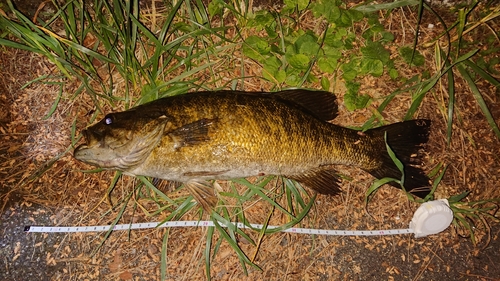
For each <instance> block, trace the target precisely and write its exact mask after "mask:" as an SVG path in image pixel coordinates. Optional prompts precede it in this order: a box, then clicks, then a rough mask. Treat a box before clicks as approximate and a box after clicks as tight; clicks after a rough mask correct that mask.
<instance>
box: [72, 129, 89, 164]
mask: <svg viewBox="0 0 500 281" xmlns="http://www.w3.org/2000/svg"><path fill="white" fill-rule="evenodd" d="M81 134H82V135H83V139H84V141H85V142H84V143H83V144H80V145H79V146H77V147H76V148H75V150H74V152H73V156H74V157H75V158H77V159H78V155H79V152H81V151H83V150H86V149H88V148H89V142H90V132H89V131H88V130H82V132H81Z"/></svg>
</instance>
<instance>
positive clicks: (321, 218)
mask: <svg viewBox="0 0 500 281" xmlns="http://www.w3.org/2000/svg"><path fill="white" fill-rule="evenodd" d="M431 18H432V17H431V16H428V17H427V18H425V19H424V20H425V21H430V20H432V19H431ZM495 24H497V26H498V22H496V23H495ZM423 32H435V31H430V30H429V31H426V30H424V31H423ZM394 33H395V34H396V36H397V39H396V40H398V41H399V43H400V44H408V42H410V41H411V39H412V38H411V36H408V35H407V37H406V39H405V37H404V36H401V32H400V33H398V30H395V31H394ZM405 40H406V41H405ZM427 52H432V50H427ZM424 54H425V51H424ZM55 73H57V69H56V67H55V66H54V65H52V64H50V63H49V62H47V61H46V60H45V59H43V58H41V57H39V56H37V55H34V54H30V53H27V52H23V51H19V50H12V49H5V48H2V49H0V108H1V109H0V199H1V200H0V211H1V215H0V280H160V274H161V271H162V265H161V256H162V255H165V257H166V266H165V268H164V270H165V271H166V277H167V280H204V279H206V273H205V265H204V262H205V258H204V249H205V244H206V236H207V229H206V228H173V229H150V230H134V231H131V232H128V231H116V232H113V233H112V234H111V236H110V237H109V238H107V239H106V240H105V242H104V243H102V242H103V241H104V233H72V234H54V233H25V232H24V231H23V229H24V226H25V225H67V226H85V225H105V224H111V223H112V222H113V220H114V218H115V217H116V216H117V213H118V210H117V209H111V208H110V205H108V204H107V202H106V200H105V199H104V196H105V193H106V189H107V187H108V186H109V183H110V182H111V180H112V178H113V175H114V174H113V173H112V172H102V173H97V174H85V173H82V172H81V170H85V169H88V168H89V167H88V166H85V165H83V164H81V163H78V162H77V161H76V160H74V159H73V158H72V155H71V154H72V149H71V147H70V144H71V138H70V133H71V127H72V124H73V123H74V124H75V126H76V128H77V130H78V131H79V130H81V129H82V128H84V127H85V126H87V125H88V115H87V113H88V111H89V106H88V104H86V103H85V101H79V102H78V101H77V102H75V101H74V100H73V99H72V92H71V91H72V89H74V84H73V82H70V83H68V85H66V86H65V87H64V95H63V98H62V99H61V101H60V104H59V106H58V109H57V111H56V112H55V113H54V115H53V116H52V117H50V118H48V119H45V118H44V116H45V115H46V114H47V112H48V111H49V109H50V108H51V106H52V104H53V102H54V100H55V99H56V97H57V95H58V86H57V84H54V83H52V84H43V83H38V82H37V83H30V84H29V85H26V84H27V83H28V82H29V81H32V80H33V79H36V78H38V77H40V76H42V75H47V74H55ZM366 82H367V83H366V85H370V87H372V86H373V87H374V89H375V88H376V89H377V90H378V91H384V92H392V91H394V90H395V89H397V87H398V85H396V84H395V83H394V82H392V81H390V80H388V79H383V78H381V79H380V80H377V81H373V80H370V81H366ZM457 83H460V81H458V82H457ZM25 85H26V86H25ZM482 86H483V90H484V91H483V93H484V94H485V95H486V96H487V99H486V100H487V102H488V105H489V107H490V110H491V111H492V113H493V115H494V116H495V118H496V120H500V94H499V92H498V89H494V88H492V87H490V86H489V85H488V84H486V83H484V85H482ZM437 88H439V89H436V92H435V93H436V94H435V96H434V97H433V96H429V97H427V98H426V102H425V103H424V104H425V106H424V108H422V109H421V110H420V112H419V117H423V118H429V119H431V120H432V121H433V127H432V132H431V139H430V141H429V143H428V145H427V146H426V151H427V156H426V159H425V160H426V162H427V163H426V165H427V168H428V169H429V168H430V167H434V166H435V165H436V164H437V163H439V162H444V163H446V164H448V165H449V167H448V172H447V174H446V175H445V177H444V179H443V182H442V184H441V185H440V187H439V188H438V191H437V197H438V198H447V197H449V196H451V195H455V194H459V193H461V192H463V191H465V190H470V191H471V195H470V196H469V197H468V198H467V199H466V201H476V200H482V199H490V198H498V197H500V191H499V186H498V181H499V175H500V160H499V158H498V151H500V141H499V140H498V139H497V138H496V137H495V136H494V134H493V133H492V132H491V130H490V129H489V127H488V124H487V123H486V121H485V120H484V118H483V117H482V114H481V111H480V109H479V108H478V106H477V104H476V103H475V102H474V100H473V98H471V96H470V95H466V94H463V95H460V96H458V97H457V98H458V100H457V111H458V112H459V113H460V115H461V122H459V123H458V122H457V124H456V125H455V131H454V132H455V133H454V139H453V142H452V144H451V146H450V148H447V145H446V127H445V126H446V125H445V122H444V119H443V116H442V111H440V106H441V104H440V102H439V98H436V96H438V95H439V92H440V91H442V90H443V88H444V87H437ZM464 88H465V87H464ZM364 90H366V91H368V92H369V90H370V89H364ZM336 94H337V95H339V96H341V95H342V93H336ZM408 99H409V98H408V97H407V98H406V99H404V98H402V99H401V100H400V101H399V103H398V104H397V105H395V106H394V107H393V108H389V109H388V110H387V111H386V114H389V115H390V114H393V115H394V116H390V117H388V118H389V119H390V120H394V121H398V118H401V116H402V115H404V112H405V111H404V108H405V106H406V108H407V105H408ZM340 111H341V112H340V115H339V117H338V118H337V119H336V120H335V123H337V124H342V125H344V126H352V125H360V124H362V123H363V122H364V121H365V120H366V119H367V118H368V117H369V116H370V115H371V113H370V109H367V110H365V111H363V110H361V111H356V112H347V111H346V110H345V109H342V108H341V109H340ZM66 151H69V152H66ZM55 157H57V159H58V160H57V161H56V162H55V163H54V164H53V165H52V166H51V167H50V169H49V170H47V171H45V170H44V169H43V167H44V166H45V165H47V164H48V163H51V160H52V159H54V158H55ZM342 171H343V172H345V173H346V174H348V175H349V176H350V177H351V178H352V180H351V181H348V182H346V183H345V184H344V186H343V190H344V192H343V193H342V194H341V195H339V196H337V197H329V196H323V195H320V196H318V197H317V198H316V202H315V205H314V207H313V209H312V210H311V212H310V213H309V214H308V215H307V217H306V218H305V219H304V220H303V222H301V224H300V227H310V228H322V229H341V230H364V229H399V228H407V227H408V224H409V222H410V220H411V218H412V216H413V213H414V211H415V210H416V208H417V207H418V205H417V204H414V203H411V202H408V200H407V199H406V197H405V196H404V195H403V194H402V193H401V192H400V191H398V190H396V189H394V188H391V187H384V188H382V190H380V191H379V192H378V193H377V194H376V195H375V196H374V198H373V200H372V202H371V203H370V205H369V212H370V213H369V214H368V213H367V211H366V210H365V209H364V205H363V202H364V201H363V200H364V193H365V190H366V188H367V187H368V186H369V185H370V183H371V181H372V180H373V178H371V177H370V176H368V175H366V174H364V173H362V172H360V171H358V170H356V169H350V168H346V170H345V171H344V170H342ZM33 175H39V176H38V177H33ZM136 184H137V181H136V180H134V179H133V178H130V177H123V178H122V179H121V180H120V182H119V184H118V187H117V188H116V189H115V190H114V191H113V193H112V198H111V199H112V201H113V202H116V201H118V200H120V199H123V198H124V197H125V196H126V195H127V194H128V193H129V191H130V190H131V189H132V188H133V187H134V186H135V185H136ZM222 184H223V183H222ZM165 191H168V189H166V190H165ZM167 194H168V193H167ZM129 205H130V206H129V207H128V208H127V209H126V210H125V212H124V215H123V218H122V220H121V221H120V223H130V222H148V221H161V220H162V219H163V218H165V217H166V216H167V215H168V214H165V213H159V214H156V215H146V214H145V213H144V212H142V211H141V210H138V209H137V207H134V204H129ZM257 206H259V205H257ZM248 213H249V214H248V217H249V219H251V220H252V221H253V222H259V223H263V222H264V221H265V219H266V217H267V216H268V215H269V213H268V212H267V209H266V208H265V207H263V208H261V209H259V208H258V207H256V208H253V209H251V210H250V211H249V212H248ZM198 218H199V215H198V214H196V213H194V212H192V213H188V214H186V216H185V217H184V218H183V219H186V220H187V219H193V220H196V219H198ZM202 219H206V217H202ZM476 225H477V229H475V234H476V239H477V244H475V245H474V244H473V243H472V242H471V239H470V238H469V237H467V235H466V234H467V231H466V230H464V229H462V228H457V227H456V226H451V227H450V228H448V229H446V230H445V231H443V232H442V233H439V234H436V235H432V236H429V237H424V238H419V239H416V238H414V237H413V235H409V234H405V235H395V236H374V237H364V236H363V237H346V236H317V235H299V234H290V233H277V234H272V235H266V236H265V237H264V238H263V240H262V243H261V245H260V248H259V249H256V247H255V246H253V245H251V244H249V243H247V242H245V240H244V239H241V240H240V241H239V242H240V244H241V245H240V246H241V247H242V249H243V250H244V251H245V253H246V254H247V255H248V256H250V257H253V256H254V253H256V254H255V263H256V264H257V265H258V266H259V267H260V270H258V269H255V268H251V267H250V268H249V270H248V274H245V273H244V272H243V270H242V267H241V264H240V262H239V260H238V258H237V256H236V254H235V253H234V252H233V251H232V250H231V248H230V247H229V246H228V245H227V244H225V243H222V244H221V245H220V249H219V252H218V253H217V255H216V256H215V257H214V258H213V261H212V267H211V272H210V275H211V277H212V279H213V280H375V279H377V280H500V267H499V266H498V261H499V260H500V238H499V235H500V225H499V224H498V223H490V224H488V226H489V228H488V227H486V228H485V227H482V226H481V225H480V224H476ZM166 234H168V236H167V235H166ZM250 235H251V236H252V238H254V239H257V238H258V233H251V234H250ZM165 237H168V241H166V239H165ZM101 243H102V247H100V248H99V245H101Z"/></svg>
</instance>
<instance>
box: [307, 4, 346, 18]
mask: <svg viewBox="0 0 500 281" xmlns="http://www.w3.org/2000/svg"><path fill="white" fill-rule="evenodd" d="M312 13H313V16H314V17H316V18H319V17H324V18H325V19H326V20H327V21H328V22H329V23H334V22H336V21H337V20H338V19H339V18H340V15H341V12H340V9H339V7H338V5H337V4H336V3H335V1H331V0H324V1H319V2H317V3H315V4H314V5H313V7H312Z"/></svg>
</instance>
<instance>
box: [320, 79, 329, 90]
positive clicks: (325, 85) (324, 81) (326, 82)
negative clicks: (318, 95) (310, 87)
mask: <svg viewBox="0 0 500 281" xmlns="http://www.w3.org/2000/svg"><path fill="white" fill-rule="evenodd" d="M321 89H323V90H325V91H330V80H328V78H327V77H325V76H323V77H321Z"/></svg>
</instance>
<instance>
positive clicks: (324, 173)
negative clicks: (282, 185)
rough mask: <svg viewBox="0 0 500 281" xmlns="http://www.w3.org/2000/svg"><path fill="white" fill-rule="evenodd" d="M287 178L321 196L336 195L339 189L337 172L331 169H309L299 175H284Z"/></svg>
mask: <svg viewBox="0 0 500 281" xmlns="http://www.w3.org/2000/svg"><path fill="white" fill-rule="evenodd" d="M286 177H287V178H290V179H293V180H296V181H298V182H299V183H301V184H304V185H305V186H307V187H309V188H312V189H314V190H315V191H317V192H318V193H321V194H329V195H337V194H339V193H340V192H341V191H342V190H341V189H340V186H339V183H340V179H339V177H338V175H337V172H336V171H335V170H333V169H331V168H325V167H320V168H316V169H311V170H309V171H307V172H305V173H303V174H300V175H291V176H289V175H286Z"/></svg>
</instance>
